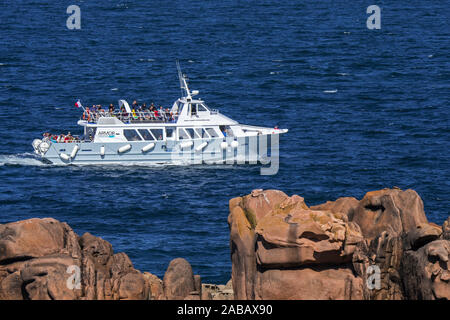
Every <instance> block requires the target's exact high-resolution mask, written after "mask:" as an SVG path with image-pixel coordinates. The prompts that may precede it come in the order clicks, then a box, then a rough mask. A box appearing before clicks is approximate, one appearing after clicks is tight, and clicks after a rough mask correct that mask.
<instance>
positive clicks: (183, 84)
mask: <svg viewBox="0 0 450 320" xmlns="http://www.w3.org/2000/svg"><path fill="white" fill-rule="evenodd" d="M177 70H178V79H180V89H181V96H183V90H184V91H185V94H186V98H187V99H191V92H190V91H189V88H188V85H187V81H186V80H187V77H186V75H185V74H183V73H182V72H181V67H180V61H178V59H177Z"/></svg>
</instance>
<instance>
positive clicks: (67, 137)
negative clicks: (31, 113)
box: [42, 132, 80, 143]
mask: <svg viewBox="0 0 450 320" xmlns="http://www.w3.org/2000/svg"><path fill="white" fill-rule="evenodd" d="M42 136H43V139H44V140H47V139H48V140H50V141H51V142H55V143H70V142H77V141H80V139H79V138H78V137H74V136H72V135H71V134H70V132H69V133H67V134H59V135H58V134H51V133H50V132H44V133H43V134H42Z"/></svg>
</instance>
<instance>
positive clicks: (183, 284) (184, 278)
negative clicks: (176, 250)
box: [163, 258, 195, 300]
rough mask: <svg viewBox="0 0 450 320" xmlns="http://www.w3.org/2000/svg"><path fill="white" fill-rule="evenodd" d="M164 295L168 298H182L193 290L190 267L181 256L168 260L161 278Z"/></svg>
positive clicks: (193, 283) (192, 274) (193, 284)
mask: <svg viewBox="0 0 450 320" xmlns="http://www.w3.org/2000/svg"><path fill="white" fill-rule="evenodd" d="M163 287H164V295H165V297H166V299H168V300H183V299H185V298H186V297H187V296H188V295H189V294H190V293H191V292H193V291H195V282H194V273H193V272H192V267H191V265H190V264H189V262H187V261H186V260H185V259H183V258H177V259H174V260H172V261H171V262H170V264H169V267H168V268H167V271H166V273H165V274H164V279H163Z"/></svg>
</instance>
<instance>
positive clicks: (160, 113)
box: [158, 106, 166, 120]
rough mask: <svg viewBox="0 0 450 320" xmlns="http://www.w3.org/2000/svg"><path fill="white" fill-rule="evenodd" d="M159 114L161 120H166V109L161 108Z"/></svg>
mask: <svg viewBox="0 0 450 320" xmlns="http://www.w3.org/2000/svg"><path fill="white" fill-rule="evenodd" d="M158 114H159V117H160V118H161V120H165V118H166V113H165V112H164V109H163V107H162V106H159V110H158Z"/></svg>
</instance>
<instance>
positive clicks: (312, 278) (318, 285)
mask: <svg viewBox="0 0 450 320" xmlns="http://www.w3.org/2000/svg"><path fill="white" fill-rule="evenodd" d="M362 285H363V283H362V280H361V279H360V278H357V277H355V275H354V274H353V272H352V270H351V267H350V266H343V265H340V266H336V267H332V268H316V267H304V268H300V269H287V270H285V269H283V270H281V269H268V270H265V271H264V272H259V273H258V274H257V279H256V285H255V291H256V294H255V299H257V300H267V299H270V300H344V299H345V300H360V299H362V298H363V294H362Z"/></svg>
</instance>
